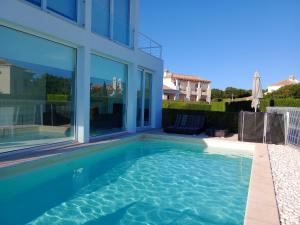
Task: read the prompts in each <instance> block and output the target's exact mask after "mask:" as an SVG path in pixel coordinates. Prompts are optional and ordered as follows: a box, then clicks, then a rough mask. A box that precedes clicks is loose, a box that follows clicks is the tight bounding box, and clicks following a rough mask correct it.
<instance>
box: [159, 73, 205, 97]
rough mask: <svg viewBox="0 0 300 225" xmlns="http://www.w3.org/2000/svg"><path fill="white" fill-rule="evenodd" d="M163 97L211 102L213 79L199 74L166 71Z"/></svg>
mask: <svg viewBox="0 0 300 225" xmlns="http://www.w3.org/2000/svg"><path fill="white" fill-rule="evenodd" d="M163 99H164V100H174V101H177V100H179V101H193V102H196V101H206V102H209V103H210V102H211V81H209V80H205V79H202V78H200V77H197V76H191V75H184V74H178V73H173V72H170V71H165V72H164V78H163Z"/></svg>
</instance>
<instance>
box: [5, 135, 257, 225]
mask: <svg viewBox="0 0 300 225" xmlns="http://www.w3.org/2000/svg"><path fill="white" fill-rule="evenodd" d="M97 148H99V150H97ZM100 148H101V147H100V145H99V146H93V150H92V151H90V150H88V148H87V150H86V152H89V153H87V154H86V155H84V157H82V152H84V149H83V150H80V151H81V157H79V156H77V157H73V156H72V153H68V154H66V155H67V156H66V157H65V158H64V157H60V158H57V159H58V160H56V158H55V157H51V160H48V159H43V160H40V162H38V161H39V160H37V163H36V164H37V165H35V166H31V164H30V163H27V164H26V165H23V166H22V165H21V167H20V168H18V166H16V167H13V168H12V169H11V171H12V172H11V171H10V168H5V170H4V172H3V169H2V172H1V170H0V174H1V175H0V176H1V179H0V188H1V191H0V220H1V224H2V225H5V224H18V225H19V224H86V225H94V224H203V225H204V224H205V225H213V224H214V225H216V224H218V225H225V224H226V225H229V224H230V225H235V224H243V219H244V212H245V206H246V200H247V192H248V184H249V178H250V171H251V164H252V158H251V153H248V152H243V151H240V152H239V151H236V152H231V151H230V149H216V148H211V147H207V146H206V145H205V144H204V142H202V141H191V140H188V141H187V140H186V139H178V140H171V139H168V140H164V139H160V138H153V137H151V138H136V139H133V140H127V141H121V144H119V143H115V144H113V145H112V146H110V147H109V145H108V146H107V147H105V149H101V150H100ZM237 152H238V153H237ZM55 161H57V162H56V163H54V162H55ZM33 165H34V164H33ZM20 170H21V172H20Z"/></svg>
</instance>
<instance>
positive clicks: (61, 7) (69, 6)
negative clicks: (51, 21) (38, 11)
mask: <svg viewBox="0 0 300 225" xmlns="http://www.w3.org/2000/svg"><path fill="white" fill-rule="evenodd" d="M47 9H49V10H51V11H54V12H56V13H58V14H60V15H62V16H64V17H67V18H69V19H71V20H73V21H77V0H63V1H62V0H47Z"/></svg>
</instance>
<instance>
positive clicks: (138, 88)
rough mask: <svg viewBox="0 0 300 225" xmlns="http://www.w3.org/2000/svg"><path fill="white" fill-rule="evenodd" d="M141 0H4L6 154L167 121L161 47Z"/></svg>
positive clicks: (0, 86) (0, 76)
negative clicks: (145, 23)
mask: <svg viewBox="0 0 300 225" xmlns="http://www.w3.org/2000/svg"><path fill="white" fill-rule="evenodd" d="M139 6H140V2H139V0H122V1H119V0H107V1H102V0H85V1H79V0H78V1H77V0H71V1H66V0H64V1H50V0H5V1H1V7H0V143H1V146H0V152H3V151H10V150H17V149H23V148H32V147H37V148H40V147H43V146H44V147H46V146H47V145H49V144H55V145H60V144H62V145H63V144H66V143H70V142H79V143H85V142H89V141H90V140H92V139H95V138H99V137H103V136H110V135H114V134H116V133H124V132H125V133H126V132H131V133H134V132H136V131H137V130H140V129H143V130H144V129H147V128H159V127H160V126H161V110H162V109H161V108H162V99H161V95H162V90H161V87H162V80H163V79H162V78H163V60H162V59H161V46H160V45H159V44H158V43H157V42H154V41H153V40H151V39H150V38H149V37H148V36H146V35H143V34H141V33H140V32H139V17H140V7H139Z"/></svg>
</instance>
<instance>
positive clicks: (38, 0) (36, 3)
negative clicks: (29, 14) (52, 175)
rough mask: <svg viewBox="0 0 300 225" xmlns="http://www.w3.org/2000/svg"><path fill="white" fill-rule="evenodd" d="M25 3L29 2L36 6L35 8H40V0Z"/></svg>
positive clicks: (29, 0) (28, 0)
mask: <svg viewBox="0 0 300 225" xmlns="http://www.w3.org/2000/svg"><path fill="white" fill-rule="evenodd" d="M26 1H27V2H30V3H32V4H34V5H37V6H41V4H42V3H41V1H42V0H26Z"/></svg>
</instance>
